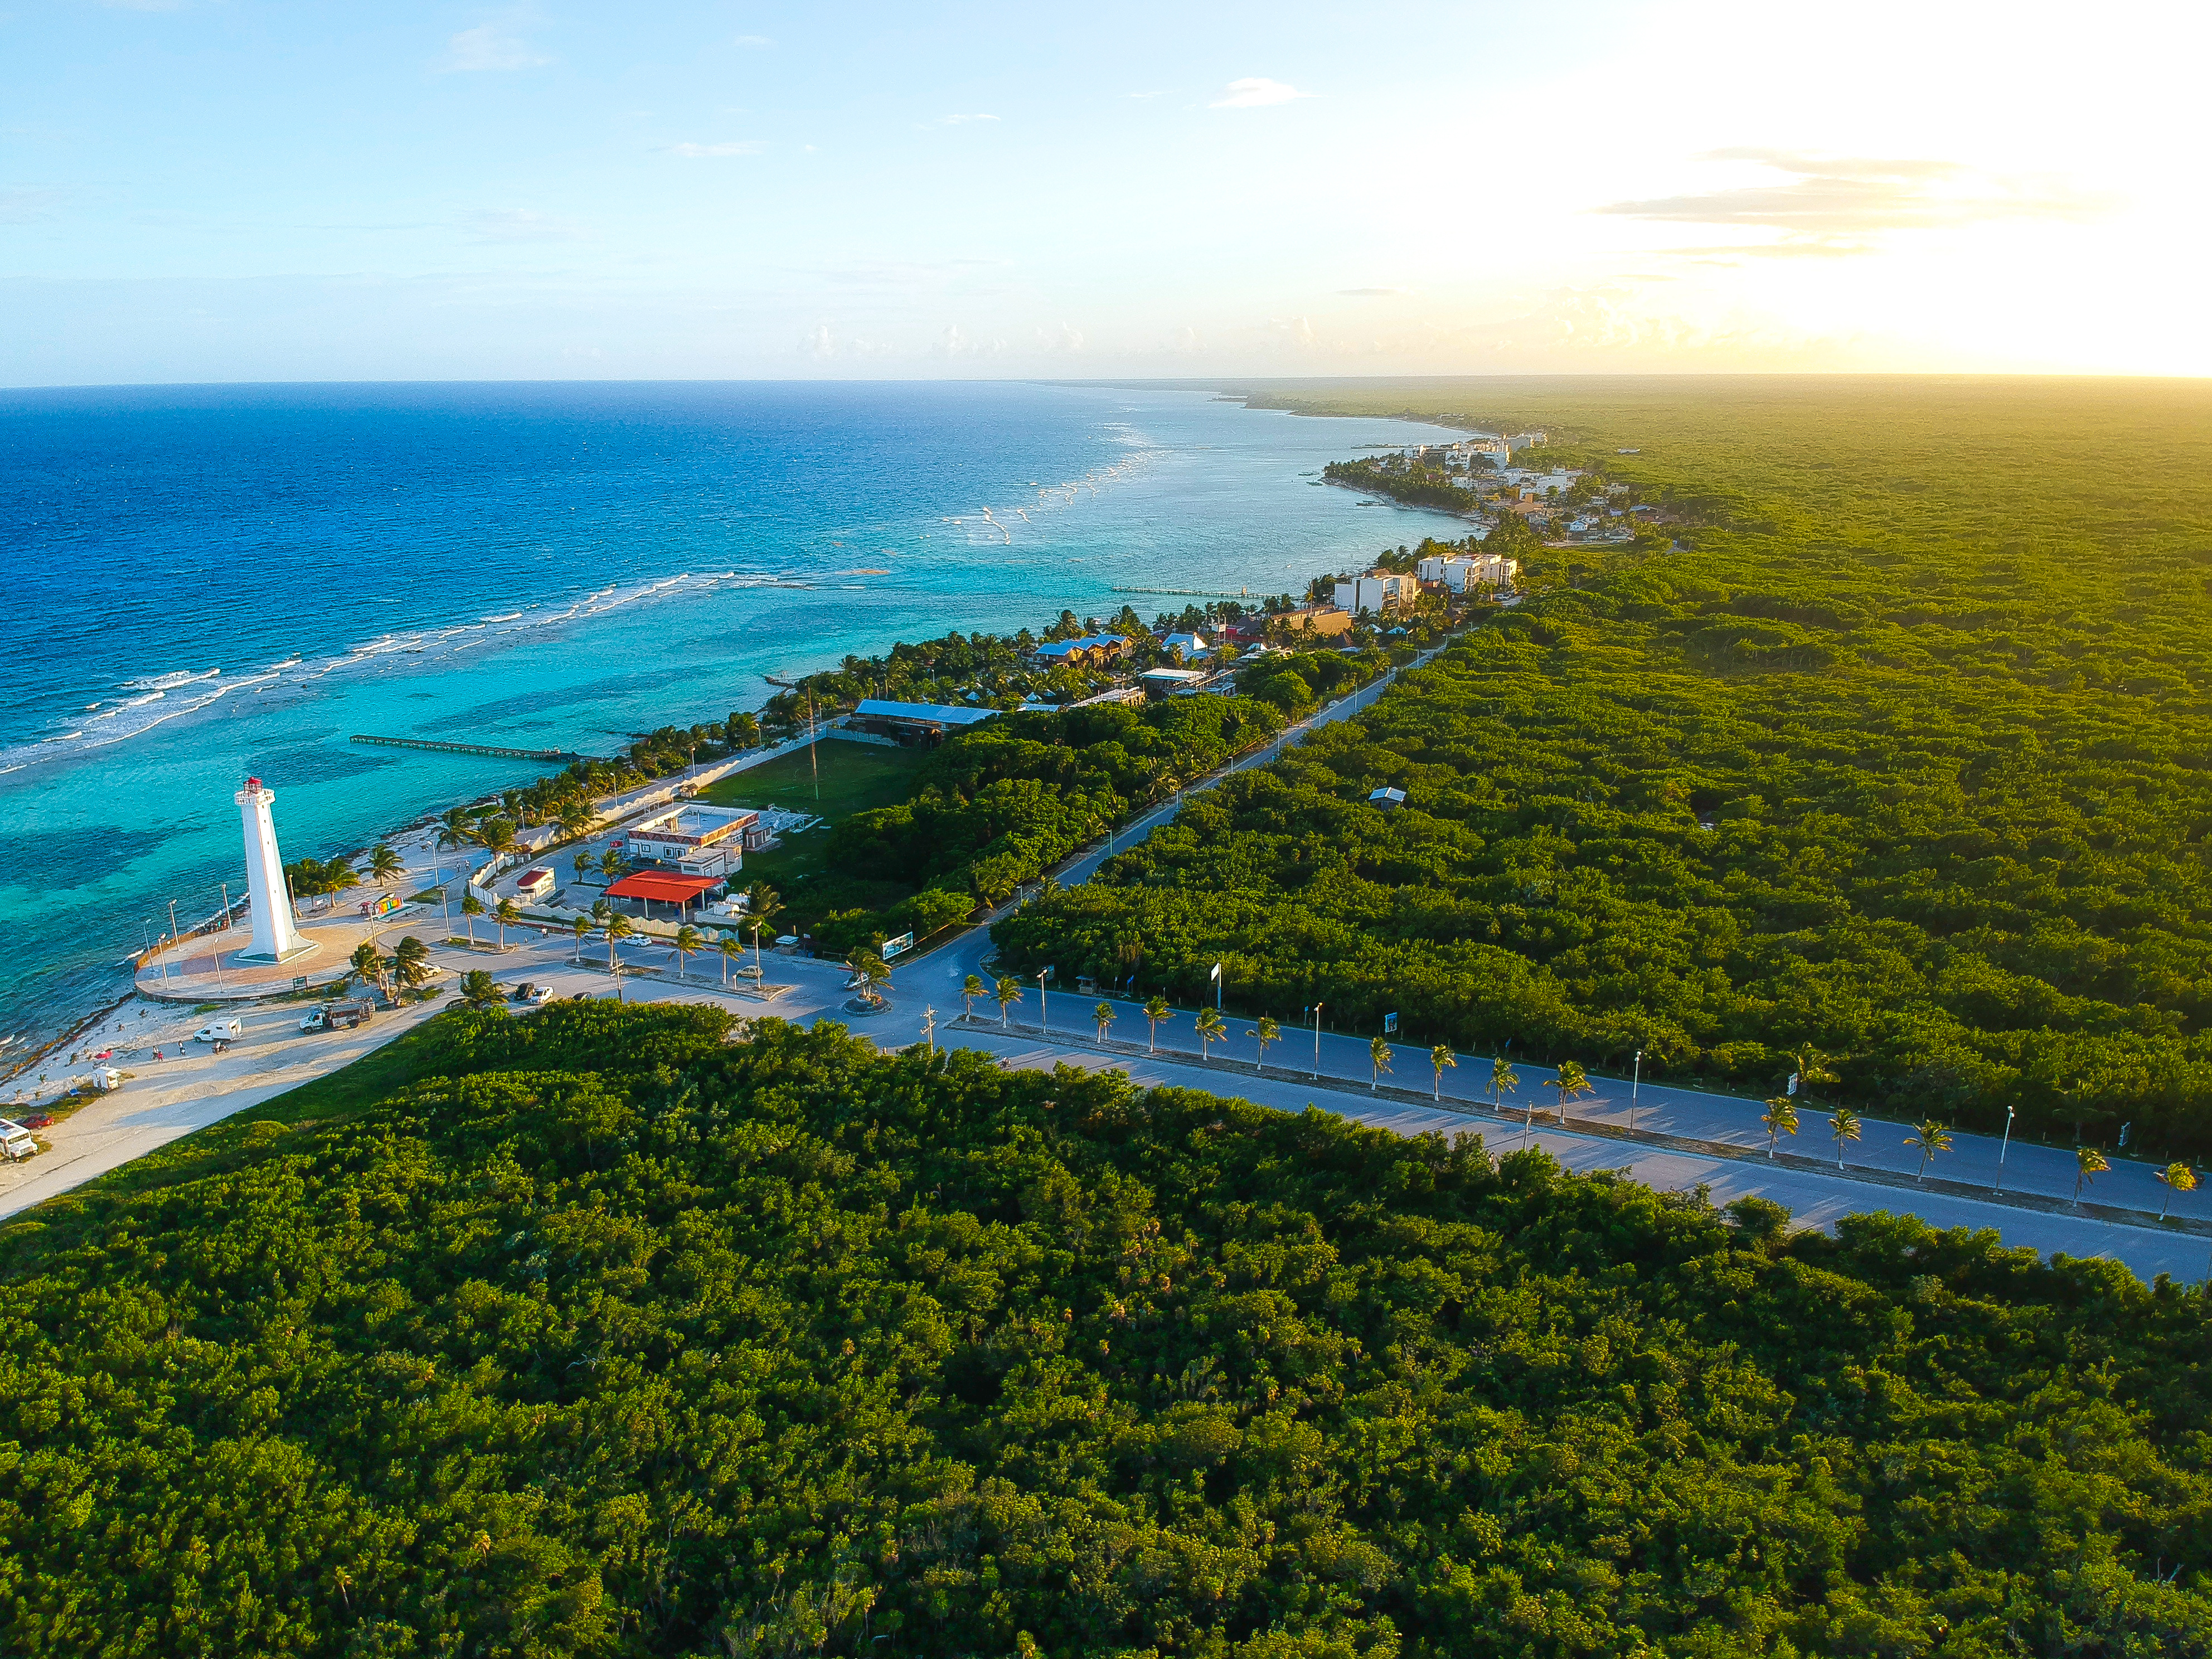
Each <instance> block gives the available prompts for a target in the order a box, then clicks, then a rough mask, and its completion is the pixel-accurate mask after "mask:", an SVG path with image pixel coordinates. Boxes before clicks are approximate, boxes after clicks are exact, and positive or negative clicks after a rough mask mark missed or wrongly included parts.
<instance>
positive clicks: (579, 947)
mask: <svg viewBox="0 0 2212 1659" xmlns="http://www.w3.org/2000/svg"><path fill="white" fill-rule="evenodd" d="M568 931H569V932H570V933H574V935H575V936H576V949H575V953H574V955H573V956H571V957H569V960H570V961H571V962H581V961H582V960H583V959H584V941H585V939H587V938H588V937H590V935H591V932H592V919H591V918H590V917H589V916H578V917H577V918H576V919H575V921H572V922H570V923H569V924H568Z"/></svg>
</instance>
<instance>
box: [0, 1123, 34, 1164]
mask: <svg viewBox="0 0 2212 1659" xmlns="http://www.w3.org/2000/svg"><path fill="white" fill-rule="evenodd" d="M38 1150H39V1143H38V1142H37V1141H36V1140H34V1139H32V1136H31V1132H30V1131H29V1130H28V1129H26V1128H25V1127H23V1126H22V1125H21V1124H20V1123H18V1122H16V1121H15V1119H13V1118H8V1117H0V1152H5V1153H6V1154H7V1155H8V1161H9V1163H10V1164H13V1163H14V1162H15V1160H16V1159H18V1158H29V1157H31V1156H33V1154H34V1153H36V1152H37V1151H38Z"/></svg>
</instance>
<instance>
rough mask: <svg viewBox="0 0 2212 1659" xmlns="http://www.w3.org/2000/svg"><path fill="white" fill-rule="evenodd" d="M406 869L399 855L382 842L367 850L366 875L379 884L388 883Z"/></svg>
mask: <svg viewBox="0 0 2212 1659" xmlns="http://www.w3.org/2000/svg"><path fill="white" fill-rule="evenodd" d="M406 867H407V866H406V865H405V863H404V862H403V861H402V860H401V859H400V856H399V854H397V853H395V852H393V851H392V849H391V848H389V847H387V846H386V845H385V844H384V843H383V842H377V843H376V845H375V846H374V848H370V849H369V854H368V873H369V874H370V875H372V876H374V877H375V878H376V879H377V881H378V883H379V884H383V883H385V882H388V881H390V880H391V879H392V878H393V877H394V876H396V875H398V874H399V872H401V871H403V870H404V869H405V868H406Z"/></svg>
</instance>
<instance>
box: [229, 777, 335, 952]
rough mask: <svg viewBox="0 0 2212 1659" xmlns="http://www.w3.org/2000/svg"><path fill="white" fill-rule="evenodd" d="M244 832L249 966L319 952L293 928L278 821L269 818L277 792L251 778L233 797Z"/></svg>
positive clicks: (258, 780)
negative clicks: (249, 899) (250, 900)
mask: <svg viewBox="0 0 2212 1659" xmlns="http://www.w3.org/2000/svg"><path fill="white" fill-rule="evenodd" d="M233 799H235V800H236V801H237V802H238V816H239V818H240V822H241V823H243V824H244V826H245V829H246V890H247V891H248V892H249V893H251V894H252V896H253V907H252V908H253V943H252V945H251V946H250V947H249V948H248V949H246V950H244V951H240V952H239V955H240V957H243V958H244V959H245V960H246V961H248V962H289V961H291V960H292V958H293V957H303V956H305V955H307V952H308V951H312V950H313V949H314V948H315V947H314V946H313V945H310V944H309V943H307V940H305V939H301V937H300V930H299V929H298V928H297V927H294V926H293V925H292V901H291V897H290V896H289V894H288V893H286V891H285V890H284V855H283V854H282V853H279V852H278V851H277V850H276V820H275V819H274V818H272V817H270V816H269V806H270V802H272V801H274V800H275V799H276V791H275V790H273V789H264V788H263V787H261V780H260V779H258V778H248V779H246V787H245V788H243V789H241V790H240V791H239V792H238V793H237V794H236V795H235V796H234V797H233Z"/></svg>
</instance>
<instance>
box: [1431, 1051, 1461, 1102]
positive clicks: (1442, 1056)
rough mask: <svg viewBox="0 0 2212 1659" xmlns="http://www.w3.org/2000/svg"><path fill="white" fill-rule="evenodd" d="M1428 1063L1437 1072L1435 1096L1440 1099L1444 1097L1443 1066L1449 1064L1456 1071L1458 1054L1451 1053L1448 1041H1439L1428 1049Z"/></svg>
mask: <svg viewBox="0 0 2212 1659" xmlns="http://www.w3.org/2000/svg"><path fill="white" fill-rule="evenodd" d="M1429 1065H1430V1066H1431V1067H1432V1068H1433V1069H1434V1070H1435V1072H1436V1074H1437V1086H1436V1098H1437V1099H1438V1100H1442V1099H1443V1097H1444V1068H1445V1067H1446V1066H1449V1067H1451V1068H1452V1070H1454V1071H1457V1070H1458V1069H1459V1056H1458V1055H1457V1054H1454V1053H1452V1051H1451V1044H1450V1043H1449V1042H1439V1043H1438V1044H1437V1046H1436V1047H1435V1048H1431V1049H1430V1050H1429Z"/></svg>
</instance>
